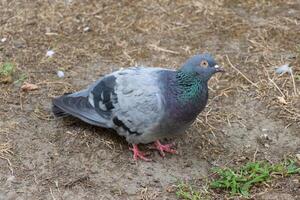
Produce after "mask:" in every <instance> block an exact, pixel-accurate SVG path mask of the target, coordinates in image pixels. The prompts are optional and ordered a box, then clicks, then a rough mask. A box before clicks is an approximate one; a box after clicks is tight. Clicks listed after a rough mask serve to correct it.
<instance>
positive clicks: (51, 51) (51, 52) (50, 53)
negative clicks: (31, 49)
mask: <svg viewBox="0 0 300 200" xmlns="http://www.w3.org/2000/svg"><path fill="white" fill-rule="evenodd" d="M54 54H55V52H54V51H53V50H48V51H47V53H46V56H47V57H52V56H53V55H54Z"/></svg>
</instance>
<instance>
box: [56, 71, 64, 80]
mask: <svg viewBox="0 0 300 200" xmlns="http://www.w3.org/2000/svg"><path fill="white" fill-rule="evenodd" d="M57 76H58V77H59V78H63V77H65V73H64V72H63V71H57Z"/></svg>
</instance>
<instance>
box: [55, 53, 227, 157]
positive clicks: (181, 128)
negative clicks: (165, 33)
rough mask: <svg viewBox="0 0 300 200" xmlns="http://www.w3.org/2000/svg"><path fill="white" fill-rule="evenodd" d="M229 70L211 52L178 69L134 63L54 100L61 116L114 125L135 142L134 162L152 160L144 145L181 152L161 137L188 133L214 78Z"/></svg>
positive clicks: (170, 151)
mask: <svg viewBox="0 0 300 200" xmlns="http://www.w3.org/2000/svg"><path fill="white" fill-rule="evenodd" d="M217 72H224V70H223V69H222V68H221V67H219V66H218V65H217V63H216V61H215V60H214V59H213V57H212V56H211V55H210V54H206V53H205V54H197V55H194V56H192V57H191V58H189V59H188V60H187V61H186V62H185V63H184V64H183V65H182V66H181V67H180V68H179V69H178V70H172V69H164V68H157V67H143V66H141V67H130V68H126V69H121V70H118V71H115V72H112V73H110V74H107V75H105V76H103V77H102V78H100V79H99V80H97V81H95V82H94V83H93V84H91V85H90V86H89V87H87V88H86V89H84V90H81V91H79V92H75V93H69V94H64V95H62V96H60V97H57V98H54V99H53V101H52V104H53V105H52V111H53V113H54V115H55V116H56V117H63V116H73V117H77V118H79V119H81V120H82V121H84V122H86V123H89V124H91V125H95V126H100V127H104V128H109V129H114V130H115V131H116V132H117V133H118V134H119V135H121V136H124V137H125V138H126V140H127V142H128V143H130V144H131V145H132V148H130V150H132V151H133V158H134V160H138V159H141V160H145V161H150V160H151V159H149V158H147V156H146V155H145V153H144V152H143V151H141V150H139V148H138V144H148V143H152V142H153V144H154V148H155V149H156V150H158V151H159V152H160V154H161V155H162V156H163V157H164V156H165V153H164V152H168V153H173V154H174V153H177V151H176V150H175V149H173V148H172V146H173V144H162V143H161V142H160V140H161V139H165V138H172V137H173V138H174V137H176V136H179V135H181V134H183V133H184V132H185V130H186V129H187V128H188V127H189V126H190V125H191V124H192V123H193V122H194V120H195V119H196V117H197V116H198V114H199V113H200V112H201V111H202V110H203V109H204V108H205V106H206V104H207V100H208V80H209V79H210V78H211V77H212V75H214V74H215V73H217Z"/></svg>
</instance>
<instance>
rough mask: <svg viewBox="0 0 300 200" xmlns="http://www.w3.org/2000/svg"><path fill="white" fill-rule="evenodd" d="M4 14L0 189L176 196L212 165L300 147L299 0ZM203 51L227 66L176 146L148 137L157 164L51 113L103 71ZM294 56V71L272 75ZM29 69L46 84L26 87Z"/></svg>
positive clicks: (51, 8) (68, 3)
mask: <svg viewBox="0 0 300 200" xmlns="http://www.w3.org/2000/svg"><path fill="white" fill-rule="evenodd" d="M0 12H1V15H0V40H1V41H0V64H3V63H5V62H10V63H13V64H14V65H15V66H16V69H15V72H14V74H13V75H12V76H11V81H8V83H4V82H2V83H0V86H1V88H0V93H1V96H0V116H1V121H0V199H11V200H13V199H18V200H21V199H53V200H59V199H64V200H67V199H177V197H176V195H175V192H174V191H175V186H176V185H177V184H178V181H181V180H185V181H189V182H192V183H194V185H195V186H197V187H198V189H201V188H205V184H206V183H205V180H206V179H207V177H209V175H210V174H211V168H212V167H216V166H219V167H222V166H228V165H238V164H239V163H243V162H246V161H250V160H268V161H270V162H277V161H280V160H282V159H283V158H284V157H286V156H289V155H292V156H294V155H295V154H297V153H300V131H299V128H300V98H299V96H300V93H299V90H300V1H299V0H293V1H292V0H288V1H283V0H272V1H271V0H270V1H269V0H265V1H255V0H243V1H239V0H215V1H210V2H207V1H204V0H203V1H202V0H199V1H197V0H191V1H185V0H176V1H173V0H172V1H164V0H162V1H159V0H157V1H150V0H143V1H130V0H122V1H108V0H107V1H106V0H102V1H96V0H94V1H92V0H91V1H84V0H82V1H80V0H64V1H63V0H53V1H43V0H41V1H25V0H24V1H22V0H16V1H9V0H2V1H1V2H0ZM3 38H5V39H3ZM47 50H53V51H54V52H55V54H54V55H53V56H52V57H51V58H50V57H46V52H47ZM201 52H210V53H211V54H212V55H214V56H215V58H216V60H217V61H218V62H219V65H222V66H224V68H225V69H226V73H225V74H222V75H218V76H216V77H214V78H213V79H212V80H211V81H210V83H209V84H210V99H209V104H208V106H207V108H206V109H205V111H204V112H203V113H201V114H200V116H199V117H198V120H197V121H196V122H195V123H194V125H193V126H192V127H191V128H190V129H189V130H188V131H187V133H186V135H184V136H183V137H181V138H175V139H174V141H175V143H176V148H177V150H178V152H179V155H167V156H166V158H165V159H163V158H161V157H160V156H159V155H158V153H157V152H153V151H150V150H148V149H147V146H144V147H143V148H144V149H145V150H146V151H149V152H150V153H151V154H150V157H151V158H152V159H153V160H154V162H140V161H139V162H137V163H136V162H134V161H133V159H132V153H131V152H130V151H129V150H128V144H127V143H126V142H125V141H124V139H123V138H121V137H118V136H117V135H116V134H115V133H114V132H112V131H109V130H106V129H101V128H97V127H92V126H89V125H87V124H85V123H82V122H80V121H79V120H76V119H72V118H71V119H70V118H68V119H65V120H57V119H55V118H54V117H53V115H52V114H51V99H52V98H53V97H55V96H58V95H61V94H63V93H65V92H72V91H75V90H79V89H82V88H84V87H85V86H87V85H88V84H89V83H91V82H92V81H94V80H96V79H97V78H99V77H101V76H102V75H103V74H105V73H109V72H111V71H113V70H116V69H118V68H120V67H128V66H133V65H148V66H150V65H151V66H157V67H166V68H178V67H179V66H180V65H181V63H182V62H184V60H185V59H187V58H188V57H189V56H191V55H193V54H196V53H201ZM286 63H290V64H291V66H292V67H293V74H292V75H289V74H284V75H281V76H279V75H277V74H275V68H276V67H277V66H281V65H283V64H286ZM57 70H63V71H64V72H65V77H64V78H58V77H57V75H56V72H57ZM24 77H26V80H25V81H26V82H28V83H33V84H36V85H38V87H39V88H38V90H35V91H30V92H22V91H21V90H20V87H21V85H22V84H23V82H24V80H23V79H25V78H24ZM299 182H300V177H299V176H294V177H293V178H284V179H279V180H275V181H274V182H272V183H269V184H267V185H261V186H260V187H257V188H254V189H253V196H252V198H253V199H300V183H299ZM208 193H209V196H210V198H211V199H225V198H229V194H228V193H226V192H224V191H215V190H211V189H209V190H208ZM236 199H242V198H238V197H237V198H236Z"/></svg>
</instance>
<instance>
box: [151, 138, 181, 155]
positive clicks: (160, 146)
mask: <svg viewBox="0 0 300 200" xmlns="http://www.w3.org/2000/svg"><path fill="white" fill-rule="evenodd" d="M154 146H155V149H157V150H158V151H159V153H160V155H161V156H162V157H165V152H168V153H172V154H177V151H176V150H175V149H171V147H172V146H174V144H161V143H160V141H159V140H156V141H155V142H154Z"/></svg>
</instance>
